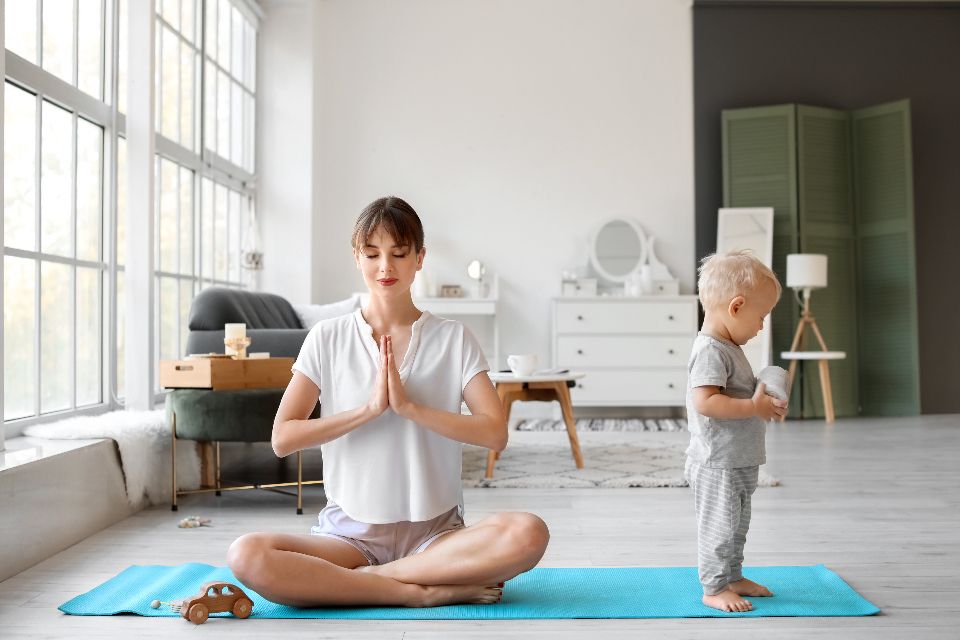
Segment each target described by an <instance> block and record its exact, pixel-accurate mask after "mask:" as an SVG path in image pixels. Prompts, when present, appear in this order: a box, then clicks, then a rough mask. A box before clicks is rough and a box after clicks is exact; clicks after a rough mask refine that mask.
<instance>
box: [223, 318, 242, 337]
mask: <svg viewBox="0 0 960 640" xmlns="http://www.w3.org/2000/svg"><path fill="white" fill-rule="evenodd" d="M223 337H224V338H226V339H230V338H246V337H247V325H245V324H244V323H242V322H235V323H227V324H225V325H223Z"/></svg>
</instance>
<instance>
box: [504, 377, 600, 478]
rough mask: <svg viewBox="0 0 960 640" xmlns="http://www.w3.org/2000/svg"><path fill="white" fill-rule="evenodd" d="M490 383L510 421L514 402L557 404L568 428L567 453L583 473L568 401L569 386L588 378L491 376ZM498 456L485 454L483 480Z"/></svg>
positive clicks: (570, 404)
mask: <svg viewBox="0 0 960 640" xmlns="http://www.w3.org/2000/svg"><path fill="white" fill-rule="evenodd" d="M489 375H490V381H491V382H493V384H494V385H495V386H496V387H497V395H498V396H500V404H501V405H503V414H504V416H505V417H506V419H507V420H508V421H509V420H510V406H511V405H512V404H513V403H514V402H525V401H529V400H537V401H540V402H550V401H551V400H556V401H558V402H559V403H560V411H561V412H562V413H563V421H564V422H565V423H566V425H567V438H568V439H569V440H570V451H571V453H573V461H574V463H575V464H576V465H577V469H583V454H582V453H580V440H579V438H577V426H576V423H575V422H574V420H573V403H572V402H571V401H570V385H572V384H573V381H574V380H579V379H580V378H583V377H584V376H586V375H587V374H585V373H581V372H578V371H569V372H567V373H553V374H544V375H536V374H534V375H530V376H516V375H514V374H512V373H499V372H498V373H490V374H489ZM499 457H500V454H499V453H497V452H496V451H493V450H490V451H489V452H488V453H487V472H486V474H485V477H487V478H492V477H493V467H494V465H495V464H496V462H497V459H498V458H499Z"/></svg>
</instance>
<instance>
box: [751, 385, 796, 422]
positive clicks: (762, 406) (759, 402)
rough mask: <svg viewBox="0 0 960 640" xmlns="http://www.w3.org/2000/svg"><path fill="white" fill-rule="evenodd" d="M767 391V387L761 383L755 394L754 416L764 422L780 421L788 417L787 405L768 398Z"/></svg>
mask: <svg viewBox="0 0 960 640" xmlns="http://www.w3.org/2000/svg"><path fill="white" fill-rule="evenodd" d="M766 390H767V385H765V384H763V383H762V382H761V383H760V384H758V385H757V390H756V391H754V392H753V398H751V402H753V410H754V415H756V416H757V417H758V418H761V419H763V420H764V421H770V420H779V419H780V418H782V417H783V416H785V415H787V403H786V402H785V401H783V400H777V399H776V398H773V397H771V396H768V395H767V393H766Z"/></svg>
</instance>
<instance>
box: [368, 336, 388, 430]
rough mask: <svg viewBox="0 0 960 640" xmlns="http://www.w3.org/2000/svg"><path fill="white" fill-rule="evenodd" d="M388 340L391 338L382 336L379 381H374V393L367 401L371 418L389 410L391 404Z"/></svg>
mask: <svg viewBox="0 0 960 640" xmlns="http://www.w3.org/2000/svg"><path fill="white" fill-rule="evenodd" d="M388 340H389V338H388V337H387V336H381V337H380V365H379V370H378V371H377V381H376V382H374V384H373V393H371V394H370V400H369V401H367V411H368V412H369V414H370V419H371V420H372V419H374V418H376V417H377V416H379V415H380V414H382V413H383V412H384V411H386V410H387V407H388V406H390V393H389V387H388V383H387V380H388V378H389V373H388V371H387V363H388V360H389V358H388V357H387V353H388V350H387V344H388V343H387V341H388Z"/></svg>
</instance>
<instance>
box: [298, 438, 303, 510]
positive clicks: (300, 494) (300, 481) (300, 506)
mask: <svg viewBox="0 0 960 640" xmlns="http://www.w3.org/2000/svg"><path fill="white" fill-rule="evenodd" d="M297 515H298V516H302V515H303V452H302V451H297Z"/></svg>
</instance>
